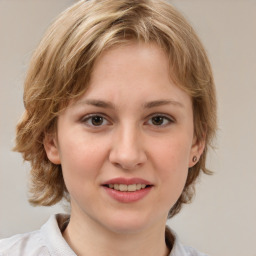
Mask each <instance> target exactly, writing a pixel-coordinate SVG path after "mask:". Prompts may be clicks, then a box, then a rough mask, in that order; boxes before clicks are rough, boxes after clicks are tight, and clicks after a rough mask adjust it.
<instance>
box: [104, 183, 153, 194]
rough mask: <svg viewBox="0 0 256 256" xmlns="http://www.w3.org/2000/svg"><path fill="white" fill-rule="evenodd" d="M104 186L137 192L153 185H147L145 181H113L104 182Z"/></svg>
mask: <svg viewBox="0 0 256 256" xmlns="http://www.w3.org/2000/svg"><path fill="white" fill-rule="evenodd" d="M103 186H104V187H107V188H110V189H113V190H116V191H121V192H136V191H140V190H142V189H145V188H149V187H152V185H147V184H143V183H138V184H129V185H127V184H118V183H111V184H104V185H103Z"/></svg>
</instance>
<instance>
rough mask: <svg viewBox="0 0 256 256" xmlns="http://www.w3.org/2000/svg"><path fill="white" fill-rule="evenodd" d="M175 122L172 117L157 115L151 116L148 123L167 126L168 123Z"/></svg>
mask: <svg viewBox="0 0 256 256" xmlns="http://www.w3.org/2000/svg"><path fill="white" fill-rule="evenodd" d="M173 122H174V120H173V119H172V118H170V117H167V116H164V115H155V116H153V117H151V118H150V119H149V121H148V123H149V124H150V125H153V126H167V125H168V124H170V123H173Z"/></svg>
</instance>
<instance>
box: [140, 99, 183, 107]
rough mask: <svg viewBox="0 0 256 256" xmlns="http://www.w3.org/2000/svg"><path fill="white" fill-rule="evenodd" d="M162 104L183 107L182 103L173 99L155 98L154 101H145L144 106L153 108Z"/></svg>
mask: <svg viewBox="0 0 256 256" xmlns="http://www.w3.org/2000/svg"><path fill="white" fill-rule="evenodd" d="M164 105H174V106H177V107H184V105H183V104H182V103H180V102H178V101H175V100H156V101H150V102H147V103H145V104H144V108H154V107H160V106H164Z"/></svg>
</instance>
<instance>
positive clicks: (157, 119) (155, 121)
mask: <svg viewBox="0 0 256 256" xmlns="http://www.w3.org/2000/svg"><path fill="white" fill-rule="evenodd" d="M163 121H164V118H163V117H162V116H156V117H153V119H152V123H153V124H154V125H161V124H163Z"/></svg>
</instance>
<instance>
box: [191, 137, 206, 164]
mask: <svg viewBox="0 0 256 256" xmlns="http://www.w3.org/2000/svg"><path fill="white" fill-rule="evenodd" d="M204 148H205V139H202V140H200V141H198V140H197V139H195V140H194V143H193V145H192V148H191V152H190V160H189V168H191V167H193V166H194V165H196V164H197V162H198V161H199V159H200V157H201V155H202V154H203V152H204Z"/></svg>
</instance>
